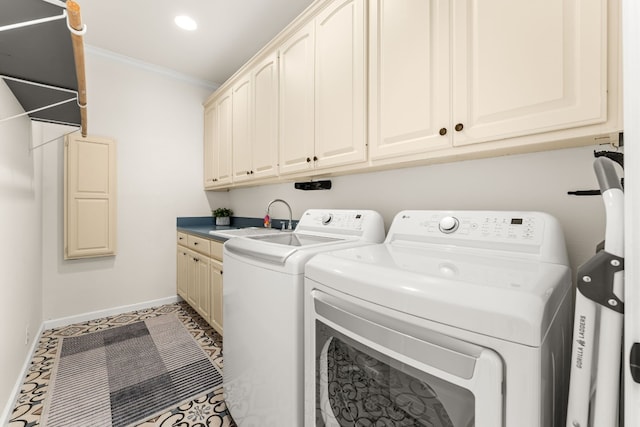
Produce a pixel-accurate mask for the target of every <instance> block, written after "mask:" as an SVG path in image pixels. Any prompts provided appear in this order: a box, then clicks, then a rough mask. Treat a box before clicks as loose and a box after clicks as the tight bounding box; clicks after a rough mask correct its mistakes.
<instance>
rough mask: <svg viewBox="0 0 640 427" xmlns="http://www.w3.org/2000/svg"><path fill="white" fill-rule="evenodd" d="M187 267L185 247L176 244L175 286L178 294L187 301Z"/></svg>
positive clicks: (187, 259)
mask: <svg viewBox="0 0 640 427" xmlns="http://www.w3.org/2000/svg"><path fill="white" fill-rule="evenodd" d="M188 269H189V255H188V254H187V249H185V248H184V247H182V246H180V245H178V250H177V258H176V287H177V291H178V295H180V296H181V297H182V298H183V299H184V300H187V301H188V293H189V291H188V285H187V284H188V280H189V279H188V273H187V272H188Z"/></svg>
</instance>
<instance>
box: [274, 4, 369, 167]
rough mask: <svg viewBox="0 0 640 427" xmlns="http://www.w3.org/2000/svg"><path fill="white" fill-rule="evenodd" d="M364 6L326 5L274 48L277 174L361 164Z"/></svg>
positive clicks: (363, 144)
mask: <svg viewBox="0 0 640 427" xmlns="http://www.w3.org/2000/svg"><path fill="white" fill-rule="evenodd" d="M365 41H366V26H365V2H364V1H363V0H341V1H335V2H332V3H331V4H330V5H329V6H327V7H326V8H325V9H323V10H322V11H321V12H320V13H319V14H318V15H317V16H316V17H315V19H314V20H313V21H312V22H310V23H309V24H307V25H306V26H305V27H303V28H302V29H300V30H298V31H297V32H296V33H295V34H293V35H292V36H291V37H290V38H289V39H288V40H287V41H285V42H284V43H283V44H282V46H281V47H280V173H281V174H288V173H294V172H300V171H305V170H311V169H320V168H327V167H333V166H340V165H345V164H352V163H358V162H364V161H365V160H366V158H367V152H366V109H365V106H366V89H367V88H366V62H365Z"/></svg>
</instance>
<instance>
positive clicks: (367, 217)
mask: <svg viewBox="0 0 640 427" xmlns="http://www.w3.org/2000/svg"><path fill="white" fill-rule="evenodd" d="M296 232H298V233H300V232H307V233H317V234H319V235H323V236H329V235H331V236H333V235H336V236H358V237H361V238H364V239H367V240H372V241H378V242H381V241H382V240H384V221H383V219H382V216H381V215H380V214H379V213H378V212H375V211H371V210H343V209H332V210H327V209H309V210H307V211H305V212H304V214H302V217H301V218H300V221H299V222H298V226H297V227H296Z"/></svg>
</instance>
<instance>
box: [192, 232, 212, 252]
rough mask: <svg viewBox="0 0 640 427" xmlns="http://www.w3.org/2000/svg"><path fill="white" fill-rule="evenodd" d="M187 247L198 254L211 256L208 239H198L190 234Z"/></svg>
mask: <svg viewBox="0 0 640 427" xmlns="http://www.w3.org/2000/svg"><path fill="white" fill-rule="evenodd" d="M187 246H188V247H190V248H191V249H193V250H194V251H196V252H200V253H201V254H204V255H207V256H209V254H210V249H209V240H208V239H203V238H202V237H196V236H192V235H191V234H189V235H187Z"/></svg>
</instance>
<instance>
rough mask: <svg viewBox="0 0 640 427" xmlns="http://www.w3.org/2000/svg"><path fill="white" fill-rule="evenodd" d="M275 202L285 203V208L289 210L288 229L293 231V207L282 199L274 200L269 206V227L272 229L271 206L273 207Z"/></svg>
mask: <svg viewBox="0 0 640 427" xmlns="http://www.w3.org/2000/svg"><path fill="white" fill-rule="evenodd" d="M275 202H280V203H284V204H285V206H286V207H287V209H289V226H288V227H287V229H288V230H291V229H292V223H293V214H292V213H291V206H289V203H287V202H285V201H284V200H282V199H273V200H272V201H270V202H269V204H268V205H267V217H269V227H271V216H270V215H269V209H271V205H273V204H274V203H275ZM283 229H284V227H283Z"/></svg>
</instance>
